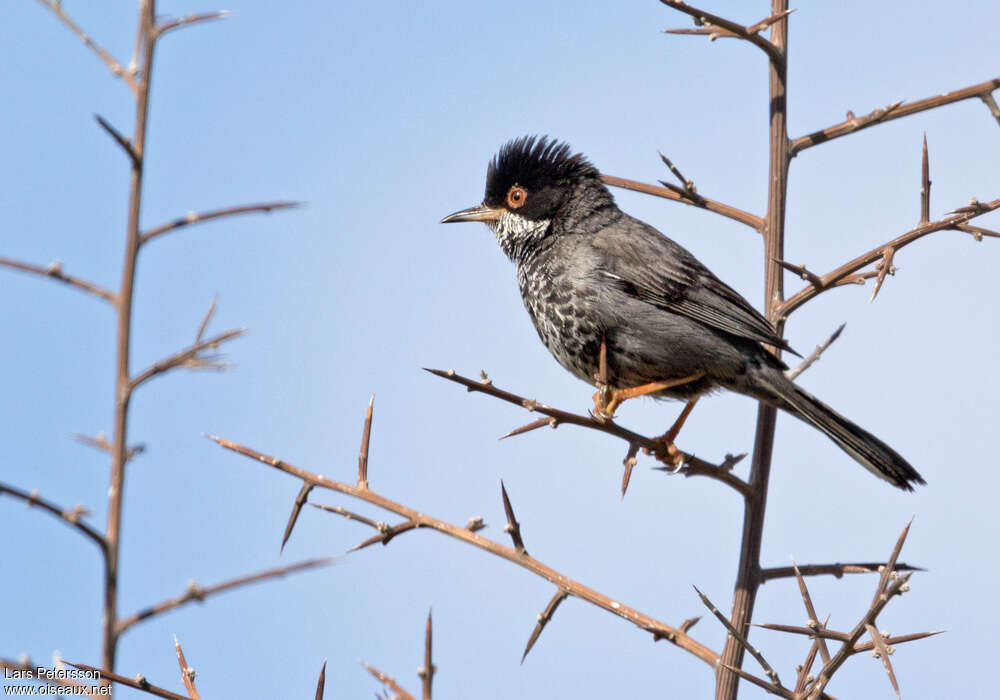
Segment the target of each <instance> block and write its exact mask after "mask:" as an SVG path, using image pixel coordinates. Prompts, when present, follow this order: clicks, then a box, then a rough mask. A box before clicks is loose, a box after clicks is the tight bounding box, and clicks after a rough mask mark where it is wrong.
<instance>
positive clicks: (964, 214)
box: [777, 199, 1000, 319]
mask: <svg viewBox="0 0 1000 700" xmlns="http://www.w3.org/2000/svg"><path fill="white" fill-rule="evenodd" d="M996 209H1000V199H994V200H993V201H991V202H980V201H978V200H976V199H973V200H971V202H970V203H969V205H968V206H965V207H960V208H959V209H955V210H954V211H953V212H951V213H950V216H946V217H944V218H943V219H938V220H937V221H931V222H928V223H922V224H920V225H918V226H917V227H916V228H913V229H911V230H909V231H907V232H906V233H904V234H902V235H900V236H898V237H896V238H894V239H892V240H891V241H888V242H887V243H883V244H882V245H880V246H878V247H877V248H872V249H871V250H870V251H868V252H867V253H863V254H862V255H859V256H858V257H856V258H854V259H853V260H851V261H849V262H846V263H844V264H843V265H841V266H840V267H838V268H836V269H835V270H831V271H830V272H828V273H826V274H825V275H813V277H812V278H811V279H813V282H812V283H811V284H809V285H808V286H806V287H803V288H802V289H800V290H799V291H798V292H796V293H795V294H793V295H792V296H790V297H789V298H788V299H786V300H785V301H783V302H781V303H780V304H778V309H777V313H778V315H779V317H780V318H782V319H787V318H788V316H790V315H791V314H792V312H794V311H795V310H796V309H798V308H799V307H800V306H802V305H803V304H805V303H806V302H807V301H809V300H810V299H812V298H813V297H815V296H817V295H819V294H821V293H823V292H825V291H827V290H828V289H832V288H833V287H836V286H838V284H841V283H843V282H844V281H845V280H846V279H847V278H848V277H850V276H851V275H852V274H853V273H855V272H858V270H861V269H862V268H864V267H866V266H868V265H871V264H872V263H876V262H881V263H882V267H881V268H880V269H879V271H878V274H879V275H880V276H881V277H882V278H883V279H884V274H883V273H889V272H890V271H891V269H890V268H891V264H892V257H893V255H895V252H896V251H899V250H900V249H902V248H905V247H906V246H908V245H909V244H911V243H913V242H915V241H918V240H920V239H921V238H923V237H924V236H927V235H929V234H931V233H936V232H938V231H946V230H959V231H961V230H963V229H962V228H961V227H962V226H963V225H965V224H968V222H969V221H971V220H972V219H975V218H976V217H979V216H982V215H983V214H987V213H989V212H991V211H994V210H996ZM887 260H888V262H886V261H887ZM785 267H788V265H787V264H785ZM876 291H877V290H876Z"/></svg>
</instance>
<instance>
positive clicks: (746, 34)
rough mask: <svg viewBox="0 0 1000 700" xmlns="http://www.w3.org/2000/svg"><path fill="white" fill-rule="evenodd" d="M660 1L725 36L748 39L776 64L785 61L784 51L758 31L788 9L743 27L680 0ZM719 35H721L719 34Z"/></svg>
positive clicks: (768, 25)
mask: <svg viewBox="0 0 1000 700" xmlns="http://www.w3.org/2000/svg"><path fill="white" fill-rule="evenodd" d="M660 2H661V3H663V4H664V5H666V6H667V7H672V8H673V9H675V10H677V11H679V12H683V13H684V14H686V15H690V16H691V17H693V18H694V23H695V24H699V25H707V26H708V28H709V29H712V30H717V31H718V30H722V31H724V32H727V34H726V36H734V37H738V38H740V39H743V40H745V41H749V42H750V43H751V44H753V45H754V46H757V47H758V48H760V49H761V50H763V51H764V53H766V54H767V56H768V58H770V59H771V61H772V62H774V63H776V64H780V65H784V63H785V53H784V51H783V50H782V49H780V48H779V47H778V46H776V45H775V44H774V43H773V42H771V41H768V40H767V39H765V38H764V37H762V36H761V35H760V34H759V33H758V32H760V31H762V30H764V29H766V28H767V27H770V26H771V25H772V24H774V23H775V22H778V21H779V20H782V19H785V18H786V17H787V16H788V15H789V14H790V11H783V12H776V13H774V14H773V15H772V16H771V17H768V18H767V19H764V20H761V21H760V22H757V23H756V24H752V25H750V26H749V27H745V26H743V25H742V24H737V23H736V22H733V21H731V20H728V19H725V18H724V17H719V16H718V15H713V14H712V13H710V12H705V11H704V10H699V9H698V8H697V7H692V6H691V5H688V4H687V3H684V2H681V1H680V0H660ZM710 36H711V34H710ZM719 36H722V35H721V34H720V35H719Z"/></svg>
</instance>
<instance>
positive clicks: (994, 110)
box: [979, 92, 1000, 124]
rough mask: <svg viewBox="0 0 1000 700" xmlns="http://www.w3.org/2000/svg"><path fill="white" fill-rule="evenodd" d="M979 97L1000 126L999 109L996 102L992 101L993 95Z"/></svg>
mask: <svg viewBox="0 0 1000 700" xmlns="http://www.w3.org/2000/svg"><path fill="white" fill-rule="evenodd" d="M979 97H980V99H981V100H982V101H983V104H985V105H986V108H987V109H988V110H990V114H992V115H993V118H994V119H996V120H997V124H1000V107H998V106H997V101H996V100H995V99H993V93H992V92H990V93H987V94H983V95H980V96H979Z"/></svg>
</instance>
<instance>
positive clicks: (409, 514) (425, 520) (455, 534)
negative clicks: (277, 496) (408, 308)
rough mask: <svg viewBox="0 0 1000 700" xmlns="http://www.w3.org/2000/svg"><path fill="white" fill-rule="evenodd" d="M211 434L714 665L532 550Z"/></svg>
mask: <svg viewBox="0 0 1000 700" xmlns="http://www.w3.org/2000/svg"><path fill="white" fill-rule="evenodd" d="M207 437H208V438H209V439H211V440H213V441H215V442H216V443H218V444H219V445H220V446H222V447H224V448H225V449H227V450H232V451H233V452H237V453H239V454H241V455H243V456H245V457H249V458H251V459H255V460H257V461H259V462H263V463H264V464H267V465H268V466H270V467H273V468H275V469H277V470H279V471H282V472H284V473H286V474H290V475H292V476H294V477H296V478H298V479H301V480H303V481H305V482H309V483H312V484H314V485H315V486H317V487H320V488H324V489H328V490H330V491H335V492H337V493H342V494H345V495H348V496H351V497H352V498H356V499H358V500H360V501H365V502H366V503H371V504H372V505H375V506H377V507H379V508H382V509H383V510H387V511H389V512H391V513H395V514H396V515H399V516H401V517H403V518H405V519H406V523H404V524H408V523H412V524H413V525H412V528H417V527H419V528H428V529H431V530H434V531H436V532H439V533H441V534H443V535H446V536H448V537H451V538H453V539H456V540H460V541H462V542H465V543H467V544H471V545H472V546H474V547H478V548H479V549H482V550H484V551H486V552H489V553H490V554H492V555H494V556H497V557H500V558H501V559H505V560H507V561H509V562H511V563H513V564H516V565H517V566H520V567H521V568H523V569H527V570H528V571H530V572H531V573H533V574H535V575H536V576H538V577H540V578H543V579H545V580H546V581H549V582H550V583H552V584H554V585H556V586H558V587H560V588H561V589H563V590H565V591H567V592H568V593H569V594H570V595H572V596H575V597H577V598H579V599H580V600H584V601H586V602H588V603H590V604H591V605H594V606H596V607H598V608H601V609H602V610H605V611H607V612H610V613H612V614H614V615H617V616H618V617H621V618H623V619H625V620H626V621H628V622H630V623H632V624H633V625H635V626H636V627H638V628H639V629H641V630H644V631H646V632H649V633H650V634H652V635H653V638H654V640H658V639H666V640H667V641H669V642H671V643H672V644H675V645H676V646H678V647H680V648H681V649H683V650H685V651H687V652H689V653H691V654H693V655H694V656H697V657H698V658H699V659H701V660H702V661H704V662H705V663H707V664H709V665H710V666H713V667H714V666H715V662H716V660H717V658H718V654H716V653H715V652H714V651H712V650H711V649H709V648H708V647H706V646H704V645H702V644H701V643H700V642H697V641H695V640H694V639H692V638H691V637H689V636H688V635H687V634H686V633H684V632H683V631H681V630H680V629H678V628H676V627H671V626H670V625H667V624H664V623H662V622H660V621H658V620H656V619H654V618H652V617H650V616H648V615H645V614H644V613H641V612H639V611H638V610H635V609H634V608H630V607H628V606H627V605H624V604H622V603H619V602H618V601H616V600H614V599H612V598H609V597H608V596H606V595H603V594H601V593H598V592H597V591H595V590H593V589H591V588H588V587H586V586H584V585H583V584H582V583H579V582H577V581H574V580H573V579H570V578H568V577H567V576H565V575H564V574H561V573H559V572H558V571H556V570H554V569H552V568H551V567H549V566H547V565H546V564H543V563H542V562H540V561H538V560H537V559H534V558H533V557H531V556H528V555H527V554H522V553H520V552H518V551H517V550H516V549H512V548H510V547H507V546H504V545H502V544H500V543H498V542H494V541H493V540H490V539H487V538H485V537H482V536H480V535H478V534H476V533H475V532H473V531H472V530H471V529H469V528H465V527H459V526H457V525H452V524H450V523H447V522H445V521H443V520H439V519H437V518H434V517H432V516H429V515H426V514H424V513H421V512H419V511H417V510H414V509H413V508H410V507H408V506H405V505H402V504H400V503H397V502H395V501H392V500H390V499H388V498H386V497H385V496H383V495H381V494H379V493H377V492H375V491H372V490H371V489H365V488H360V487H358V486H354V485H351V484H346V483H343V482H339V481H334V480H332V479H329V478H327V477H325V476H321V475H319V474H314V473H312V472H309V471H306V470H305V469H301V468H299V467H296V466H295V465H293V464H289V463H288V462H284V461H282V460H280V459H278V458H277V457H271V456H269V455H266V454H263V453H261V452H257V451H256V450H254V449H251V448H249V447H245V446H244V445H240V444H238V443H235V442H232V441H230V440H225V439H223V438H219V437H215V436H213V435H209V436H207ZM412 528H411V529H412Z"/></svg>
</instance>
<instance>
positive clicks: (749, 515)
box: [715, 0, 790, 700]
mask: <svg viewBox="0 0 1000 700" xmlns="http://www.w3.org/2000/svg"><path fill="white" fill-rule="evenodd" d="M787 10H788V0H771V15H778V14H780V13H784V12H786V11H787ZM771 43H772V44H774V46H775V48H776V49H777V57H776V56H774V55H770V54H769V59H768V64H769V65H768V73H769V86H770V89H769V94H770V103H769V104H770V158H769V166H768V195H767V214H766V216H765V219H764V230H763V231H762V233H763V235H764V275H765V282H764V295H765V296H764V305H765V306H764V308H765V315H766V316H767V318H768V320H770V321H771V322H772V323H774V324H775V327H776V328H777V329H778V333H779V335H780V334H781V332H782V327H783V325H784V324H783V323H782V322H781V320H780V317H779V315H778V314H777V313H776V312H777V310H778V307H779V304H780V303H781V301H782V298H783V296H784V287H783V284H782V268H781V265H780V264H779V263H778V261H779V260H784V258H785V255H784V248H785V196H786V193H787V186H788V165H789V162H790V149H789V147H790V143H789V140H788V126H787V121H786V120H787V111H786V107H787V105H786V100H785V91H786V87H787V86H786V78H787V61H788V54H787V47H788V19H787V17H786V18H784V19H782V20H781V21H778V22H775V23H774V24H773V25H772V26H771ZM771 350H772V351H773V352H779V350H778V349H777V348H771ZM776 423H777V409H775V408H773V407H771V406H765V405H764V404H761V405H760V407H759V408H758V409H757V432H756V437H755V440H754V448H753V462H752V464H751V467H750V483H749V486H750V493H749V496H748V498H747V499H746V501H745V506H744V514H743V538H742V543H741V546H740V563H739V569H738V572H737V575H736V590H735V593H734V595H733V612H732V618H731V621H732V625H733V627H734V628H735V629H737V630H739V632H740V633H741V634H744V635H745V634H746V633H747V627H748V625H749V624H750V620H751V618H752V616H753V606H754V602H755V601H756V598H757V588H758V587H759V586H760V581H761V574H760V544H761V537H762V536H763V534H764V510H765V507H766V505H767V489H768V480H769V478H770V474H771V456H772V454H773V450H774V429H775V425H776ZM743 651H744V647H743V645H742V644H740V643H739V641H738V640H737V639H736V638H735V637H733V636H731V635H730V636H729V637H728V638H727V639H726V648H725V650H724V651H723V652H722V660H721V664H722V665H721V666H720V668H719V670H718V677H717V682H716V689H715V697H716V698H717V700H735V698H736V695H737V692H738V688H739V685H738V684H739V677H738V676H737V675H736V674H735V673H733V672H732V671H730V670H728V669H726V668H725V666H729V667H732V668H741V667H742V664H743Z"/></svg>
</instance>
